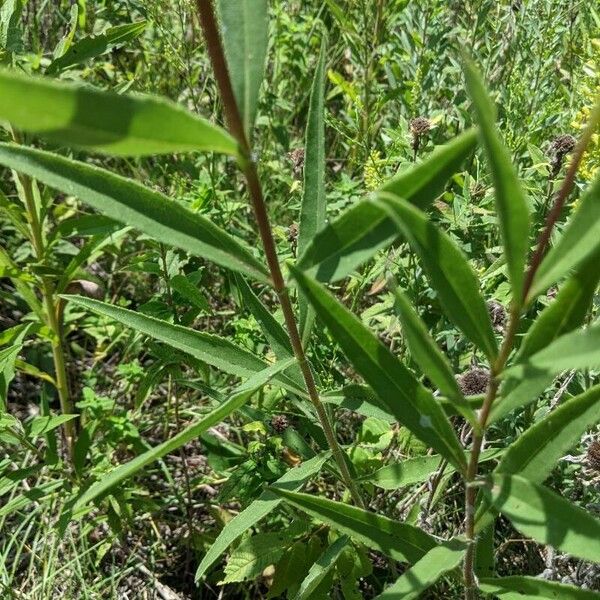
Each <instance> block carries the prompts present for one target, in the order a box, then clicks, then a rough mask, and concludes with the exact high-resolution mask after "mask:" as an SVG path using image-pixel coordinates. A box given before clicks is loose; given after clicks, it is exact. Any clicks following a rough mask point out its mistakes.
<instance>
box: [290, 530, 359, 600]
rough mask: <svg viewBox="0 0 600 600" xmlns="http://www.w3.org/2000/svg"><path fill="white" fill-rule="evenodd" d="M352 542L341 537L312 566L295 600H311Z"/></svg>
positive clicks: (345, 537)
mask: <svg viewBox="0 0 600 600" xmlns="http://www.w3.org/2000/svg"><path fill="white" fill-rule="evenodd" d="M349 542H350V540H349V539H348V537H347V536H345V535H343V536H341V537H339V538H338V539H337V540H335V542H333V544H331V546H329V548H327V550H325V552H323V554H321V556H319V558H318V559H317V560H316V561H315V563H314V564H313V565H312V567H311V568H310V570H309V571H308V574H307V575H306V577H305V578H304V580H303V581H302V584H301V585H300V589H299V590H298V593H297V594H296V596H295V597H294V600H309V599H310V598H312V597H313V596H312V594H313V592H314V591H315V590H316V589H317V588H318V587H319V585H320V584H321V582H322V581H323V579H324V578H325V577H326V576H327V574H328V573H329V571H330V570H331V569H332V568H333V567H334V566H335V563H336V561H337V559H338V558H339V556H340V554H341V553H342V552H343V550H344V549H345V548H346V547H347V545H348V544H349Z"/></svg>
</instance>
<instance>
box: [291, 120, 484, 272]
mask: <svg viewBox="0 0 600 600" xmlns="http://www.w3.org/2000/svg"><path fill="white" fill-rule="evenodd" d="M476 141H477V135H476V132H475V130H469V131H466V132H464V133H463V134H461V135H459V136H458V137H456V138H455V139H454V140H452V141H451V142H450V143H448V144H445V145H444V146H440V147H439V148H437V149H436V150H434V151H433V152H432V153H431V155H430V156H429V157H428V158H427V159H426V160H425V161H424V162H422V163H420V164H418V165H416V166H415V167H413V168H412V169H410V170H407V171H404V172H402V173H401V174H400V175H398V176H397V177H395V178H394V179H392V180H391V181H390V182H389V183H387V184H386V185H384V186H383V188H382V191H385V192H391V193H394V194H397V195H399V196H401V197H402V198H404V199H405V200H407V201H408V202H411V203H412V204H414V205H415V206H418V207H419V208H421V209H426V208H427V207H428V206H430V205H431V204H432V203H433V201H434V200H435V199H436V198H437V197H438V196H439V195H440V194H441V193H442V192H443V191H444V186H445V185H446V182H447V181H448V179H449V178H450V177H451V176H452V175H454V173H456V171H457V170H458V169H459V168H460V165H461V163H462V162H463V161H464V160H465V158H466V157H467V156H468V155H469V154H470V153H471V152H472V151H473V149H474V148H475V145H476ZM397 235H398V233H397V230H396V227H395V226H394V224H393V223H392V221H391V220H390V219H389V217H388V216H387V214H386V213H384V212H382V211H381V210H380V209H379V208H377V207H376V206H374V205H373V204H372V203H371V202H369V201H363V202H359V203H358V204H356V205H354V206H352V207H351V208H350V209H349V210H347V211H346V212H344V213H342V215H341V216H340V217H338V218H337V219H335V220H334V221H333V222H331V223H329V224H328V225H326V226H325V227H324V228H323V229H322V230H321V231H320V232H319V233H318V234H317V235H315V237H314V238H313V240H312V241H311V242H310V244H309V245H308V247H307V248H306V251H305V252H304V253H303V254H302V256H300V259H299V262H298V267H299V268H301V269H302V270H305V271H306V270H307V271H309V272H310V273H311V275H313V276H314V277H315V278H316V279H317V280H318V281H336V280H338V279H342V278H343V277H346V275H348V274H350V273H351V272H352V271H353V270H354V269H356V268H357V267H359V266H360V265H361V264H363V263H364V262H366V261H367V260H369V259H370V258H371V257H373V256H374V255H375V254H376V252H377V251H378V250H381V249H382V248H385V247H386V246H389V245H390V244H391V243H392V242H393V241H394V240H395V239H396V237H397Z"/></svg>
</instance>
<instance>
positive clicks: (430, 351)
mask: <svg viewBox="0 0 600 600" xmlns="http://www.w3.org/2000/svg"><path fill="white" fill-rule="evenodd" d="M392 287H394V288H395V289H394V296H395V300H396V312H397V314H398V315H399V317H400V321H401V322H402V333H403V334H404V337H405V338H406V342H407V344H408V347H409V349H410V353H411V355H412V357H413V358H414V360H415V362H416V363H417V364H418V365H419V367H421V369H422V370H423V373H425V374H426V375H427V376H428V377H429V379H431V381H432V382H433V383H434V384H435V385H437V387H438V389H439V390H440V392H441V393H442V394H444V395H445V396H446V397H447V398H448V400H449V401H450V402H453V403H454V404H455V405H456V407H457V409H458V411H459V412H460V413H462V414H463V415H464V416H465V417H466V418H467V419H469V421H471V423H472V424H475V423H476V422H477V418H476V416H475V411H473V409H472V408H471V407H470V405H469V404H468V402H467V401H466V400H465V398H464V396H463V394H462V392H461V391H460V388H459V387H458V383H457V382H456V378H455V377H454V374H453V373H452V368H451V367H450V363H449V362H448V360H447V359H446V357H445V356H444V355H443V354H442V352H441V350H440V349H439V348H438V346H437V344H436V343H435V340H434V339H433V338H432V337H431V335H430V334H429V331H428V330H427V326H426V325H425V323H423V320H422V319H421V317H419V315H418V314H417V312H416V311H415V309H414V308H413V307H412V306H411V304H410V301H409V300H408V298H407V297H406V295H405V294H404V293H403V292H402V290H400V289H399V288H397V287H396V286H395V284H394V283H393V284H392Z"/></svg>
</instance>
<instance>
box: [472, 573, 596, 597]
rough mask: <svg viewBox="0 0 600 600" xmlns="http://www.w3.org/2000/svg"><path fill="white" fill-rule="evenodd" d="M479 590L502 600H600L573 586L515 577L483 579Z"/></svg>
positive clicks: (594, 593)
mask: <svg viewBox="0 0 600 600" xmlns="http://www.w3.org/2000/svg"><path fill="white" fill-rule="evenodd" d="M479 588H480V589H481V590H482V591H483V592H485V593H487V594H493V595H494V596H497V597H498V598H501V599H502V600H540V598H549V599H550V600H598V599H599V598H600V594H598V592H592V591H591V590H582V589H581V588H577V587H574V586H572V585H565V584H563V583H557V582H556V581H546V580H545V579H540V578H539V577H527V576H524V575H515V576H512V577H488V578H486V577H482V578H481V579H480V580H479Z"/></svg>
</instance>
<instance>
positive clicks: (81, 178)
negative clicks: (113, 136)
mask: <svg viewBox="0 0 600 600" xmlns="http://www.w3.org/2000/svg"><path fill="white" fill-rule="evenodd" d="M1 103H2V100H1V99H0V104H1ZM0 164H3V165H5V166H7V167H9V168H11V169H14V170H15V171H19V172H20V173H24V174H26V175H29V176H30V177H34V178H35V179H37V180H38V181H41V182H42V183H45V184H46V185H49V186H50V187H53V188H55V189H57V190H60V191H61V192H64V193H65V194H68V195H74V196H77V197H78V198H79V199H80V200H82V201H83V202H85V203H86V204H88V205H89V206H91V207H92V208H95V209H96V210H98V211H100V212H101V213H103V214H104V215H106V216H107V217H110V218H111V219H114V220H116V221H119V222H120V223H124V224H125V225H131V226H132V227H135V228H136V229H138V230H139V231H142V232H144V233H146V234H148V235H150V236H152V237H154V238H155V239H157V240H159V241H164V242H166V243H168V244H170V245H173V246H175V247H177V248H181V249H182V250H185V251H187V252H190V253H191V254H195V255H197V256H201V257H203V258H206V259H208V260H212V261H214V262H216V263H217V264H219V265H221V266H223V267H226V268H229V269H233V270H234V271H241V272H243V273H247V274H248V275H250V276H252V277H254V278H255V279H258V280H260V281H263V282H265V283H267V282H268V281H269V276H268V270H267V268H266V267H265V266H264V265H263V264H262V263H261V262H260V261H259V260H258V259H257V258H255V257H254V255H253V254H252V252H251V250H250V249H249V248H248V246H247V245H245V244H243V243H242V242H240V241H238V240H236V239H235V238H233V237H232V236H230V235H229V234H228V233H226V232H224V231H222V230H221V229H219V228H218V227H217V226H216V225H214V224H213V223H212V222H211V221H209V220H208V219H207V218H206V217H203V216H202V215H199V214H198V213H193V212H191V211H190V210H188V209H186V208H185V207H183V206H181V205H180V204H177V203H176V202H174V201H173V200H170V199H169V198H167V197H166V196H164V195H163V194H161V193H160V192H156V191H154V190H150V189H148V188H146V187H144V186H143V185H140V184H139V183H137V182H135V181H133V180H131V179H126V178H125V177H121V176H119V175H115V174H114V173H111V172H109V171H106V170H104V169H100V168H98V167H94V166H91V165H87V164H85V163H82V162H79V161H75V160H70V159H68V158H63V157H62V156H58V155H56V154H52V153H51V152H44V151H42V150H35V149H33V148H26V147H24V146H16V145H14V144H3V143H0Z"/></svg>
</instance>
